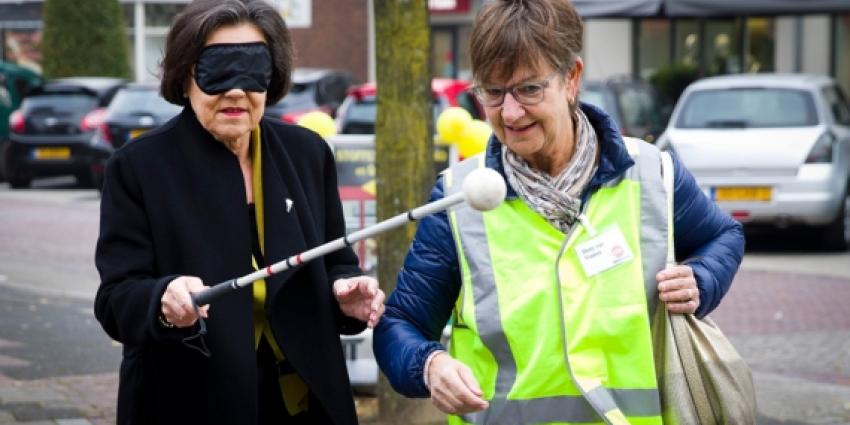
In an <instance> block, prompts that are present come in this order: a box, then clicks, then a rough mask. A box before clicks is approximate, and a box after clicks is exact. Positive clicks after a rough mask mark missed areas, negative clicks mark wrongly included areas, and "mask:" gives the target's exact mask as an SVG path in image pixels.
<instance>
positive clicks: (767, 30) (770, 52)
mask: <svg viewBox="0 0 850 425" xmlns="http://www.w3.org/2000/svg"><path fill="white" fill-rule="evenodd" d="M775 32H776V31H775V28H774V24H773V19H772V18H748V19H747V22H746V40H745V45H744V46H745V47H744V51H745V52H746V55H745V56H744V59H745V63H744V72H751V73H757V72H773V70H774V68H775V67H774V63H775V60H774V51H775V46H776V42H775V37H774V34H775Z"/></svg>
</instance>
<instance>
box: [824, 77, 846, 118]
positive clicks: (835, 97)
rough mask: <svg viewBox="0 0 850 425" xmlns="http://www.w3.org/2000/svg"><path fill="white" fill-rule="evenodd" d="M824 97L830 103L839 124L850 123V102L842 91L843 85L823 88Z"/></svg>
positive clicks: (833, 116)
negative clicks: (849, 102)
mask: <svg viewBox="0 0 850 425" xmlns="http://www.w3.org/2000/svg"><path fill="white" fill-rule="evenodd" d="M823 97H824V98H825V99H826V103H827V105H829V111H830V113H831V114H832V119H834V120H835V122H836V123H838V124H843V125H850V104H848V103H847V98H846V97H845V96H844V93H843V92H842V91H841V87H838V86H830V87H826V88H824V89H823Z"/></svg>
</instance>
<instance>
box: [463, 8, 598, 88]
mask: <svg viewBox="0 0 850 425" xmlns="http://www.w3.org/2000/svg"><path fill="white" fill-rule="evenodd" d="M583 31H584V28H583V24H582V21H581V17H579V14H578V12H576V10H575V8H574V7H573V5H572V3H571V2H570V1H569V0H488V1H486V2H485V3H484V5H483V6H482V7H481V9H480V10H479V11H478V14H477V15H475V22H474V25H473V29H472V35H471V37H470V56H471V61H472V75H473V78H474V79H475V81H476V84H480V83H485V82H488V81H490V80H492V79H493V78H499V79H504V78H509V77H510V76H511V75H512V74H513V72H514V71H515V70H516V69H517V68H518V67H519V66H521V65H529V66H532V67H535V66H537V65H538V64H539V63H540V60H541V59H542V60H545V61H546V62H547V63H549V65H551V66H552V68H553V69H555V70H560V71H567V70H569V69H571V68H572V67H573V65H574V64H575V62H576V58H577V57H578V54H579V52H581V50H582V40H583Z"/></svg>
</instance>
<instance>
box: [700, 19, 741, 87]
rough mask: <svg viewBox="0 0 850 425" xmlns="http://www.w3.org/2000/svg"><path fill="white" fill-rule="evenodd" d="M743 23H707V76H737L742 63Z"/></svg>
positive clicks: (728, 21) (716, 21)
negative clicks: (741, 28)
mask: <svg viewBox="0 0 850 425" xmlns="http://www.w3.org/2000/svg"><path fill="white" fill-rule="evenodd" d="M740 26H741V21H740V20H738V19H735V20H732V19H728V20H727V19H724V20H719V19H718V20H709V21H706V23H705V68H704V69H703V70H704V71H705V75H722V74H737V73H740V72H742V71H743V66H742V61H741V38H740V34H741V31H740Z"/></svg>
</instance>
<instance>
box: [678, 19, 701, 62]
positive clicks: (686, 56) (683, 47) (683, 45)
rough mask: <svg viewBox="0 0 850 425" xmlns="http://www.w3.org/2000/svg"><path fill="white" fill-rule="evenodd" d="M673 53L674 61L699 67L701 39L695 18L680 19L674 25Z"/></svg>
mask: <svg viewBox="0 0 850 425" xmlns="http://www.w3.org/2000/svg"><path fill="white" fill-rule="evenodd" d="M673 33H674V43H675V44H674V45H673V47H674V49H675V50H674V55H675V58H674V59H675V60H676V62H680V63H683V64H685V65H690V66H694V67H697V68H699V66H700V55H701V51H702V49H701V47H702V41H701V40H700V25H699V22H698V21H697V20H696V19H680V20H677V21H675V26H674V30H673Z"/></svg>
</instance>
